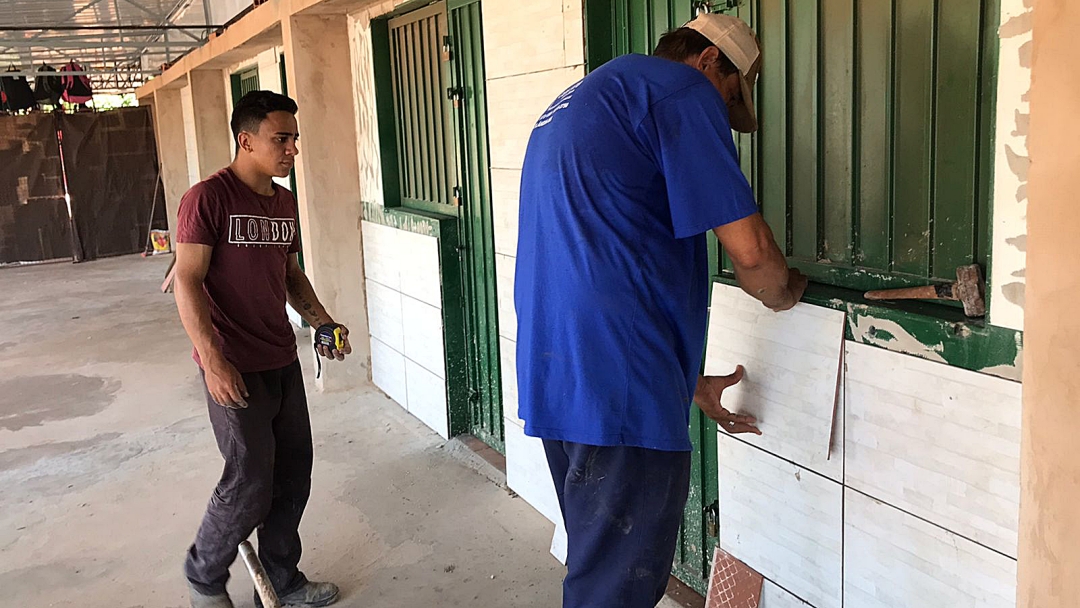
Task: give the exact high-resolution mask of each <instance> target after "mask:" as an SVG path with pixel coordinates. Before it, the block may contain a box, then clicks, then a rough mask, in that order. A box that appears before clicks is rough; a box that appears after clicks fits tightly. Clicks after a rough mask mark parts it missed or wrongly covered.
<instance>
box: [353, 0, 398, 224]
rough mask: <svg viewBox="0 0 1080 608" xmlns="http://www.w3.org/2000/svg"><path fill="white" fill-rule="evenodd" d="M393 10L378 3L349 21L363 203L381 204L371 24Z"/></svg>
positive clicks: (382, 201)
mask: <svg viewBox="0 0 1080 608" xmlns="http://www.w3.org/2000/svg"><path fill="white" fill-rule="evenodd" d="M392 10H394V3H393V2H392V1H387V2H381V3H379V4H377V5H375V6H373V7H371V8H368V9H367V10H364V11H362V12H360V13H358V14H356V15H354V16H353V17H351V18H350V19H349V41H350V45H349V46H350V48H349V53H350V54H351V56H352V61H351V62H350V63H351V64H352V70H353V82H354V83H355V86H356V91H355V95H354V97H355V99H356V102H355V104H354V106H353V112H354V115H355V116H354V118H355V121H356V135H357V137H356V156H357V159H358V160H359V161H360V184H359V186H360V196H361V197H362V198H363V200H365V201H375V202H376V203H378V204H379V205H382V204H384V203H385V201H384V200H383V182H382V157H381V155H380V151H379V123H378V114H377V113H376V112H377V108H376V106H375V70H374V65H375V64H374V59H373V58H372V54H371V20H372V19H373V18H375V17H378V16H379V15H383V14H385V13H388V12H390V11H392Z"/></svg>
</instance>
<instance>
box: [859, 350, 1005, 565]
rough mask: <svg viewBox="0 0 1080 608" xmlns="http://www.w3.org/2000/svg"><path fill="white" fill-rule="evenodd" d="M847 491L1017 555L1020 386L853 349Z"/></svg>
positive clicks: (875, 351) (1001, 380) (943, 366)
mask: <svg viewBox="0 0 1080 608" xmlns="http://www.w3.org/2000/svg"><path fill="white" fill-rule="evenodd" d="M847 388H848V392H847V404H846V412H847V414H846V418H847V423H846V427H847V469H846V483H847V485H848V486H850V487H852V488H854V489H856V490H860V491H862V492H865V493H867V494H870V495H872V496H874V497H876V498H879V499H881V500H884V501H885V502H888V503H889V504H892V505H894V506H896V507H899V508H901V509H903V510H904V511H908V512H910V513H913V514H914V515H917V516H918V517H922V518H923V519H926V520H928V521H931V522H933V523H935V524H937V525H939V526H941V527H943V528H946V529H948V530H952V531H954V532H956V533H957V534H960V535H962V536H965V537H967V538H970V539H972V540H974V541H976V542H980V543H983V544H985V545H987V546H989V547H991V548H993V549H995V550H996V551H999V552H1001V553H1005V554H1006V555H1010V556H1012V557H1014V558H1015V557H1016V542H1017V520H1018V518H1019V514H1020V384H1019V383H1016V382H1010V381H1008V380H1003V379H1001V378H995V377H993V376H987V375H984V374H979V373H976V372H970V371H967V370H961V369H955V368H951V367H948V366H946V365H942V364H940V363H933V362H930V361H925V360H923V359H917V358H915V357H905V356H902V355H897V354H895V353H891V352H888V351H885V350H882V349H880V348H874V347H873V346H866V345H863V344H854V343H849V344H848V350H847Z"/></svg>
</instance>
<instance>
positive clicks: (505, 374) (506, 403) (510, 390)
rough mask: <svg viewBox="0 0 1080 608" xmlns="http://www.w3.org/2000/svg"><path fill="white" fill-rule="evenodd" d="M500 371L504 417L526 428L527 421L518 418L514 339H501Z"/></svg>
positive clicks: (515, 347) (515, 345)
mask: <svg viewBox="0 0 1080 608" xmlns="http://www.w3.org/2000/svg"><path fill="white" fill-rule="evenodd" d="M499 373H500V374H501V375H502V395H503V417H504V418H506V419H507V420H508V421H510V422H513V423H514V424H516V425H518V426H520V427H522V428H524V426H525V421H523V420H522V419H521V418H518V389H517V343H516V342H514V341H513V340H507V339H506V338H500V339H499Z"/></svg>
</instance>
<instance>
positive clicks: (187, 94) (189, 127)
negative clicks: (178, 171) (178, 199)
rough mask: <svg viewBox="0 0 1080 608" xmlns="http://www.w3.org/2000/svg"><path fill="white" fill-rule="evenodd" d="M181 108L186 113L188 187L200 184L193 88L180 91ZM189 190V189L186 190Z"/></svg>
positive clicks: (185, 138) (185, 133) (185, 144)
mask: <svg viewBox="0 0 1080 608" xmlns="http://www.w3.org/2000/svg"><path fill="white" fill-rule="evenodd" d="M180 107H181V111H182V112H183V113H184V148H185V150H186V151H187V154H186V155H185V157H184V160H185V162H186V163H187V179H188V183H187V187H188V188H190V187H191V186H194V185H195V184H197V183H199V180H200V179H201V178H200V177H199V144H198V141H197V139H196V137H195V103H194V101H193V100H192V98H191V87H190V86H185V87H183V88H182V89H180ZM185 190H187V188H185Z"/></svg>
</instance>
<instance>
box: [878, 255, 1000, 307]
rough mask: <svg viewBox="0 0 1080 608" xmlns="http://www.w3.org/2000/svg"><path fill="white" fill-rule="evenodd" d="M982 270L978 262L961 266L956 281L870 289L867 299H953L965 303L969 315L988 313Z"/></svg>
mask: <svg viewBox="0 0 1080 608" xmlns="http://www.w3.org/2000/svg"><path fill="white" fill-rule="evenodd" d="M983 289H984V288H983V281H982V270H981V269H980V268H979V265H978V264H969V265H967V266H960V267H959V268H957V269H956V282H955V283H947V284H944V285H941V284H938V285H923V286H921V287H901V288H900V289H879V290H877V291H868V292H866V294H865V295H864V296H863V297H865V298H866V299H867V300H952V301H954V302H960V303H961V304H963V305H964V314H965V315H967V316H969V317H982V316H984V315H986V299H985V298H984V296H983Z"/></svg>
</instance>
